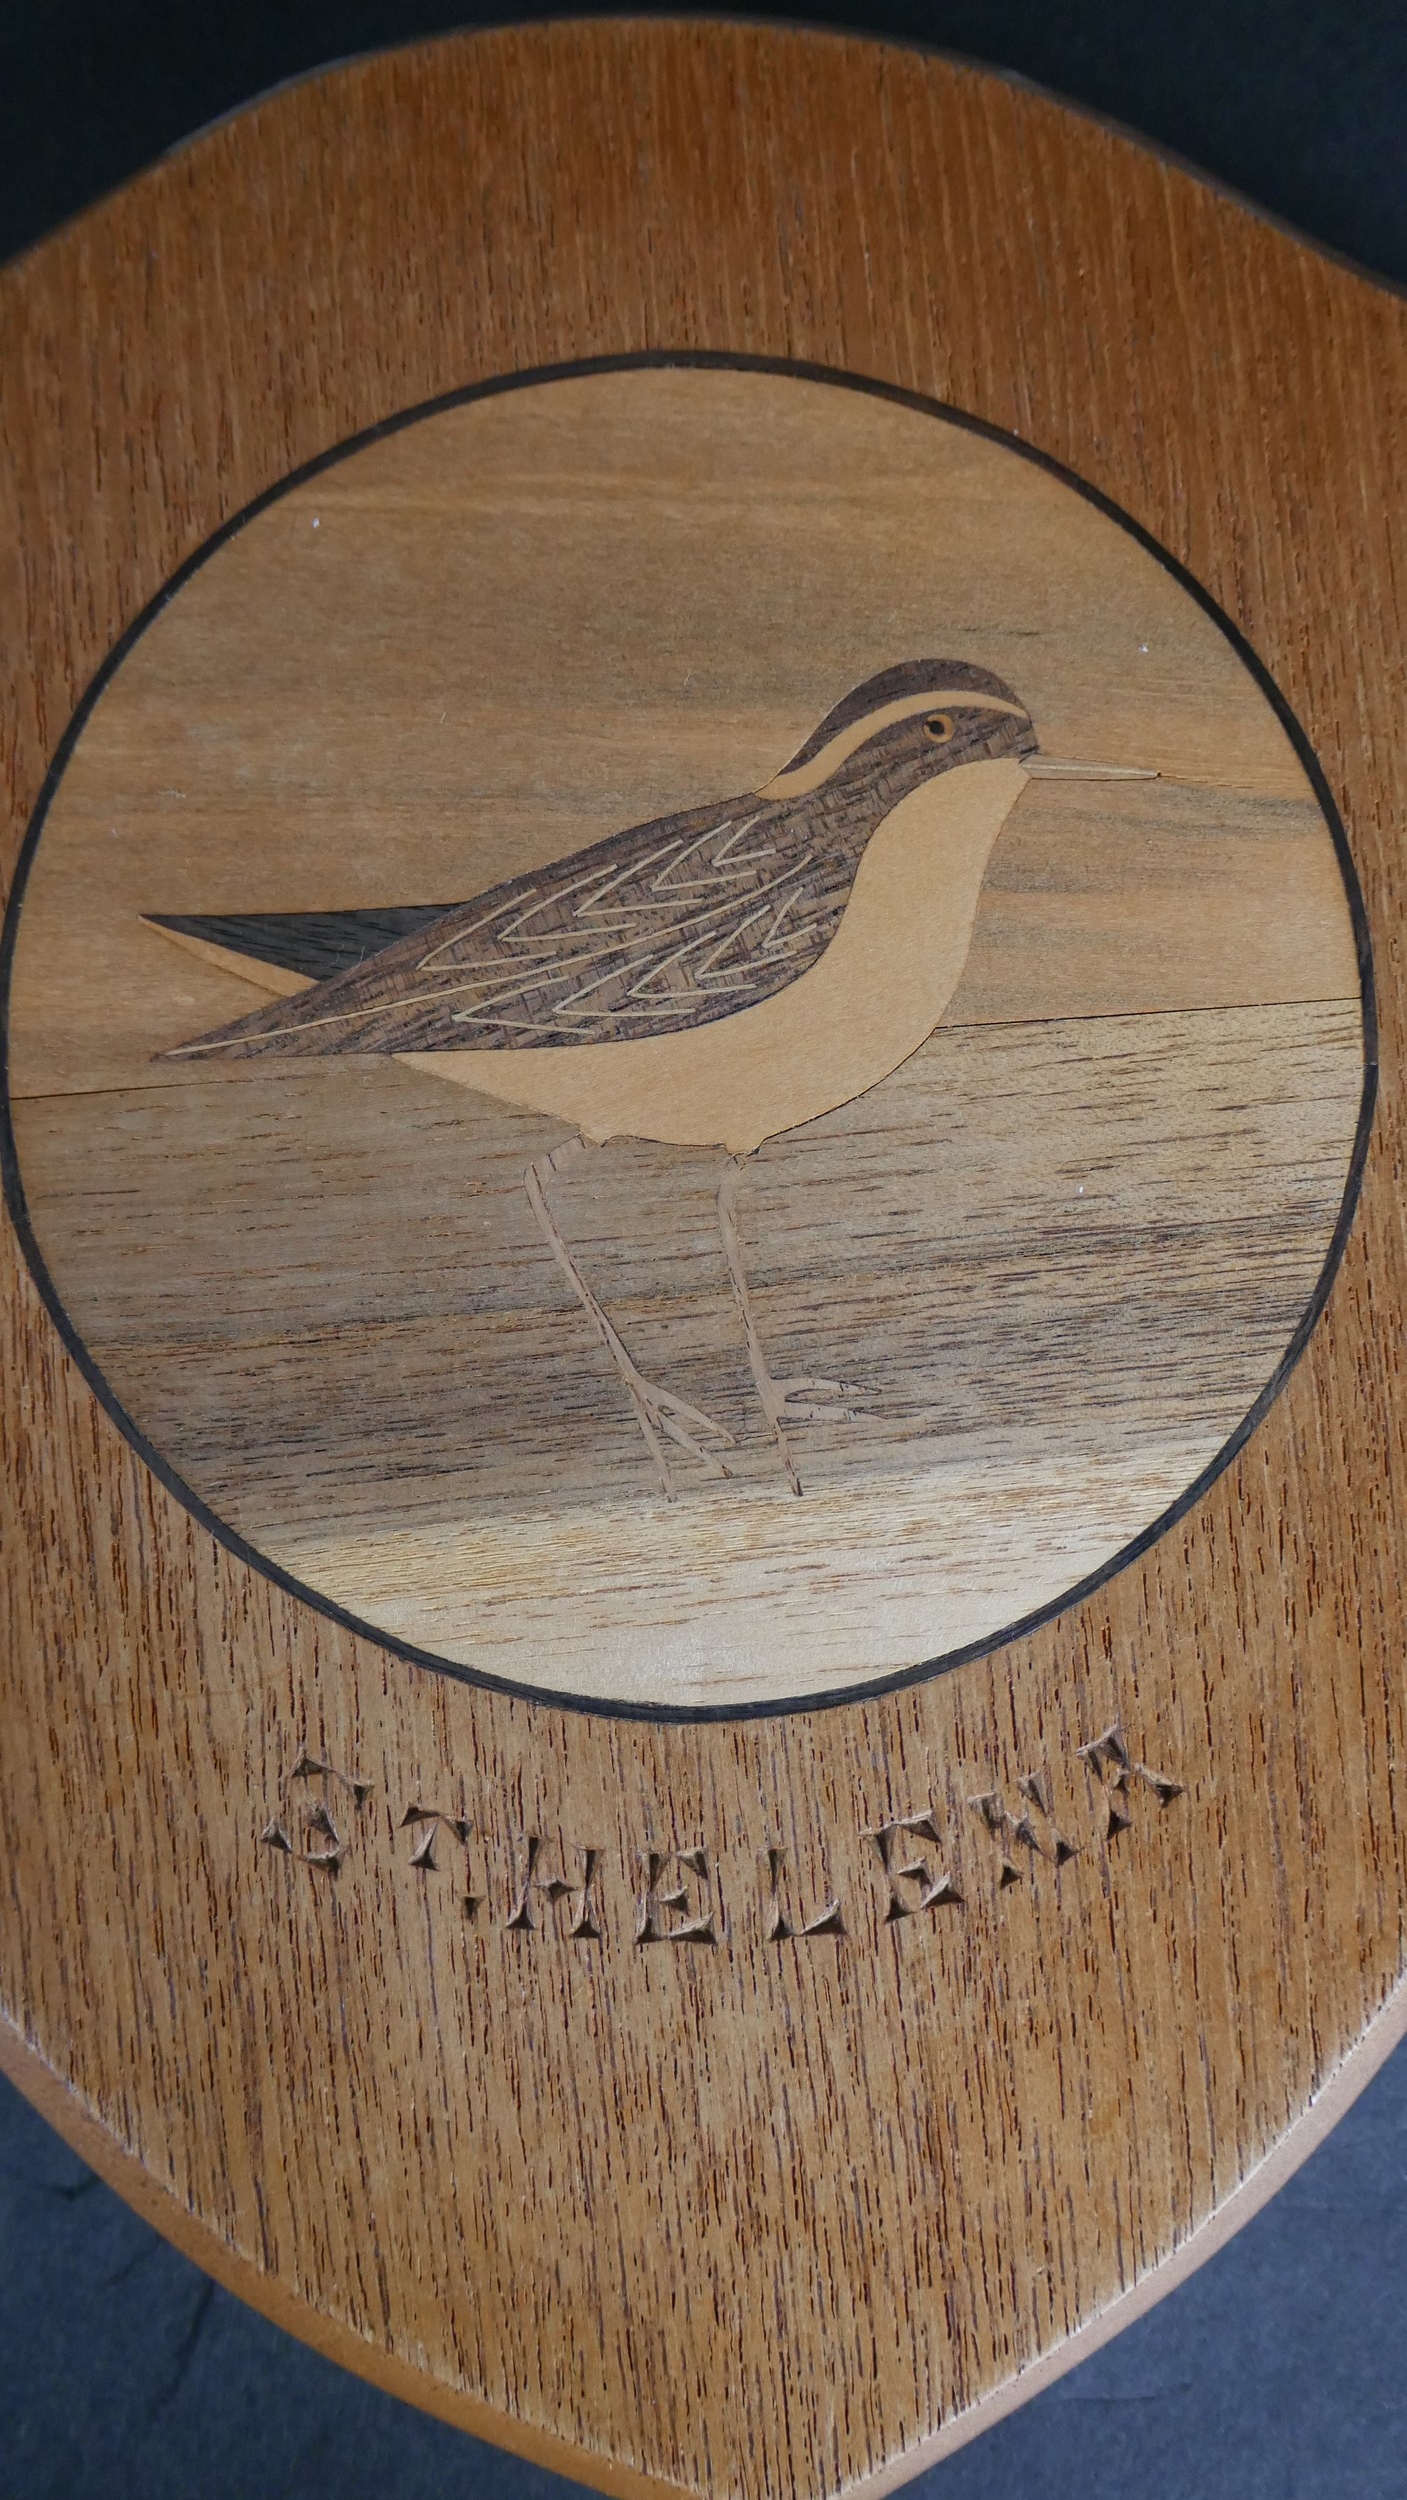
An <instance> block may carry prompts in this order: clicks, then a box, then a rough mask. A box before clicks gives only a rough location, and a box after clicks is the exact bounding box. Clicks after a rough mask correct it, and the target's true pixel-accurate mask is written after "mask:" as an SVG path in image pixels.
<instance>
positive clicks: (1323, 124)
mask: <svg viewBox="0 0 1407 2500" xmlns="http://www.w3.org/2000/svg"><path fill="white" fill-rule="evenodd" d="M551 13H552V12H550V11H547V10H542V9H537V8H533V7H521V8H518V9H515V10H500V11H498V12H492V13H491V12H483V13H481V14H478V15H476V16H475V17H474V18H473V19H469V18H466V14H465V12H464V10H463V8H462V7H456V6H453V5H451V6H437V5H434V0H430V5H424V6H420V7H413V6H408V5H406V4H405V0H283V4H282V5H279V0H244V5H242V6H240V5H236V6H235V7H233V8H231V7H229V6H226V7H224V8H221V9H218V10H216V9H214V8H207V7H200V6H196V5H192V0H0V257H3V256H6V255H8V254H10V253H12V252H16V251H19V250H21V249H22V248H23V247H24V246H25V245H26V244H28V243H30V242H33V241H34V240H36V239H37V238H38V237H39V236H40V235H42V234H44V233H46V232H47V231H48V230H49V229H50V228H51V227H52V226H54V225H56V224H57V223H59V222H60V220H62V219H63V218H66V217H70V216H72V215H73V214H74V213H75V212H76V211H77V210H79V209H81V208H82V207H83V206H85V205H86V203H87V202H89V201H90V200H92V199H94V198H96V197H98V196H99V194H100V193H102V192H103V191H105V190H108V189H110V188H111V187H112V186H113V185H114V184H116V183H119V182H121V181H123V180H125V178H126V177H127V176H128V175H129V174H132V173H134V172H135V171H136V170H137V169H138V168H139V167H140V166H142V165H144V164H146V163H148V162H149V161H150V159H151V158H152V157H154V156H156V155H159V154H160V153H161V152H162V151H163V150H164V149H166V148H168V147H171V146H174V145H176V144H177V143H178V142H179V141H180V140H181V139H182V138H184V137H185V136H186V135H187V134H188V133H190V132H191V131H192V130H195V129H198V128H199V127H200V125H201V124H202V123H203V122H206V121H208V120H210V119H212V118H213V117H214V116H216V115H217V114H220V113H224V112H227V111H229V110H230V109H232V108H233V107H235V106H237V105H238V104H240V103H242V102H244V101H246V100H247V99H248V98H249V97H250V96H252V95H255V94H257V93H259V92H260V90H261V89H263V88H266V87H268V86H271V85H273V84H275V83H276V82H277V81H278V80H280V79H283V78H288V77H292V76H296V75H299V74H301V73H302V72H304V71H307V70H310V69H313V68H315V67H316V66H317V65H318V64H319V63H321V62H324V61H328V60H332V59H337V58H339V57H343V56H345V55H346V54H348V53H351V52H356V51H361V50H365V49H367V48H370V47H372V46H377V45H383V44H390V43H396V42H403V41H407V40H409V39H411V38H413V37H416V36H419V35H424V34H430V33H434V32H436V31H438V30H440V29H442V28H446V27H449V26H453V25H458V24H464V23H466V22H483V23H488V22H492V21H493V18H494V17H495V16H504V15H514V16H537V15H547V14H551ZM758 14H766V15H769V16H775V15H778V14H781V12H779V11H777V10H775V9H771V10H768V11H766V12H758ZM805 14H806V15H807V16H808V17H809V18H810V19H811V21H812V22H813V23H815V22H829V23H834V24H838V25H849V26H857V25H858V26H863V27H866V28H868V29H869V30H871V31H873V32H875V33H886V34H891V35H897V36H908V37H916V38H919V39H921V40H923V41H926V42H929V43H934V44H938V45H942V46H944V47H946V48H947V49H949V50H954V51H960V52H965V53H968V54H970V55H972V56H974V57H976V58H978V59H980V60H984V61H990V62H992V63H994V64H995V65H997V66H998V67H1002V68H1006V69H1012V70H1016V71H1019V72H1020V73H1022V74H1023V75H1024V76H1026V77H1028V78H1032V79H1035V80H1038V81H1040V82H1041V83H1043V84H1044V85H1047V86H1050V87H1054V88H1056V89H1057V90H1058V91H1060V92H1061V93H1063V94H1064V95H1067V96H1069V97H1072V98H1074V99H1075V100H1076V101H1078V102H1080V103H1083V104H1086V105H1089V106H1092V107H1093V108H1095V109H1096V110H1097V111H1099V112H1102V113H1106V114H1109V115H1112V116H1113V117H1114V118H1116V119H1118V120H1120V121H1123V122H1126V123H1128V124H1130V125H1131V126H1132V127H1133V128H1135V129H1136V130H1139V131H1142V132H1144V133H1145V134H1146V135H1147V136H1149V137H1150V138H1153V139H1155V140H1157V141H1158V142H1159V143H1160V144H1162V145H1163V146H1165V147H1168V148H1171V149H1173V150H1175V151H1177V152H1178V153H1180V154H1181V155H1183V156H1184V157H1186V158H1188V159H1189V160H1190V161H1191V162H1192V163H1193V164H1194V165H1197V166H1200V167H1202V168H1204V169H1205V170H1206V171H1208V172H1210V173H1212V174H1214V175H1215V176H1216V177H1217V178H1218V179H1219V180H1220V181H1222V182H1224V183H1228V184H1230V185H1231V186H1232V187H1234V188H1235V189H1237V190H1239V191H1242V192H1244V193H1246V194H1247V195H1248V196H1249V197H1251V198H1252V199H1254V200H1256V201H1258V202H1260V203H1261V204H1263V205H1264V206H1265V207H1267V208H1269V209H1270V210H1272V211H1273V212H1274V213H1275V214H1276V215H1277V216H1279V217H1282V218H1286V219H1288V220H1290V221H1291V222H1292V223H1293V224H1295V225H1298V226H1300V227H1302V228H1303V229H1304V230H1305V231H1306V232H1307V233H1309V234H1311V235H1313V236H1314V237H1315V238H1316V239H1318V240H1319V241H1320V242H1322V243H1326V244H1328V245H1330V246H1332V247H1333V248H1334V249H1335V250H1337V251H1340V252H1345V253H1348V254H1349V255H1351V257H1353V258H1354V259H1356V260H1358V261H1360V262H1362V263H1363V264H1364V265H1365V266H1366V267H1367V268H1369V269H1372V270H1375V271H1377V272H1378V273H1380V274H1381V275H1383V276H1385V277H1388V278H1391V279H1394V280H1396V281H1398V282H1407V0H1376V5H1373V6H1364V7H1359V8H1356V9H1355V8H1351V7H1349V6H1347V5H1344V0H1142V5H1137V4H1136V0H1135V4H1132V5H1131V4H1130V0H949V5H942V4H941V0H932V4H930V5H922V4H921V0H914V4H913V5H905V4H904V0H889V5H887V6H874V5H866V4H865V0H851V5H849V6H847V7H845V8H843V9H834V10H832V9H828V8H826V7H824V6H819V7H812V8H810V9H809V10H807V11H806V12H805ZM570 2490H571V2486H569V2485H567V2484H564V2483H560V2482H558V2481H557V2480H556V2478H555V2477H553V2476H552V2475H549V2474H544V2473H540V2472H538V2471H536V2470H535V2469H533V2468H531V2467H528V2466H523V2465H519V2464H517V2463H516V2462H514V2461H513V2460H512V2459H510V2458H507V2457H503V2456H501V2455H500V2454H498V2452H496V2451H495V2450H493V2449H489V2448H484V2447H481V2446H479V2445H478V2443H477V2442H475V2441H473V2440H470V2439H467V2438H465V2437H464V2436H462V2434H460V2433H458V2432H455V2431H451V2430H447V2429H445V2428H443V2427H442V2426H441V2425H440V2424H438V2423H435V2422H432V2421H430V2420H429V2419H428V2418H427V2417H426V2416H424V2415H421V2414H417V2413H414V2412H411V2411H409V2410H407V2409H406V2408H405V2407H404V2406H401V2405H398V2404H396V2403H395V2402H394V2401H393V2400H392V2399H391V2398H390V2397H387V2396H383V2395H380V2394H378V2393H377V2392H376V2391H375V2390H374V2389H372V2388H370V2387H366V2386H363V2385H362V2384H361V2382H360V2381H358V2380H355V2379H352V2378H349V2377H346V2376H345V2375H344V2374H343V2373H342V2372H341V2371H339V2370H337V2369H336V2368H334V2367H333V2365H332V2364H331V2363H329V2362H325V2361H321V2360H319V2359H317V2358H316V2357H315V2356H314V2355H313V2354H312V2353H310V2352H307V2351H305V2350H304V2349H303V2348H302V2347H301V2346H300V2345H297V2344H295V2343H292V2342H291V2341H290V2340H289V2339H288V2338H286V2337H285V2336H282V2335H280V2334H279V2333H278V2331H277V2330H276V2329H275V2328H273V2327H271V2326H269V2325H267V2324H266V2323H265V2322H264V2320H263V2319H261V2318H258V2317H256V2316H255V2315H254V2314H253V2313H252V2311H249V2310H246V2309H244V2308H242V2307H241V2306H240V2304H239V2303H238V2302H237V2301H235V2300H233V2299H231V2298H230V2297H229V2295H228V2294H226V2293H224V2292H221V2291H217V2290H216V2289H215V2288H214V2287H213V2286H212V2285H211V2284H209V2283H208V2282H206V2281H205V2279H204V2278H203V2277H202V2276H201V2275H199V2274H198V2273H197V2272H196V2271H195V2269H194V2268H193V2267H192V2266H190V2265H189V2264H188V2263H187V2262H186V2261H185V2259H184V2258H181V2257H178V2256H177V2255H176V2254H175V2253H174V2251H172V2250H171V2249H169V2248H167V2247H166V2246H165V2244H164V2243H163V2242H162V2241H160V2240H159V2239H157V2238H156V2237H155V2236H154V2235H153V2233H152V2232H150V2231H149V2230H148V2229H147V2228H146V2226H145V2225H144V2224H143V2223H140V2222H138V2221H137V2220H136V2218H135V2217H134V2216H133V2215H131V2214H129V2213H128V2212H127V2210H126V2208H125V2207H124V2206H123V2205H122V2204H120V2203H119V2201H118V2199H117V2198H116V2197H114V2196H113V2195H112V2194H111V2193H110V2192H109V2191H108V2189H106V2188H105V2187H103V2186H101V2185H100V2183H99V2182H98V2181H97V2180H96V2179H94V2178H93V2176H92V2174H91V2173H90V2172H88V2171H86V2170H85V2169H84V2167H83V2165H82V2163H81V2162H79V2161H78V2160H77V2159H76V2158H75V2156H74V2155H73V2154H71V2153H70V2152H68V2151H67V2149H66V2148H65V2147H64V2146H63V2145H62V2144H61V2143H60V2142H59V2140H58V2138H57V2137H55V2136H54V2135H52V2134H51V2133H50V2132H49V2130H48V2129H47V2128H46V2127H45V2126H44V2125H43V2124H42V2123H41V2121H40V2120H39V2119H38V2118H36V2117H35V2116H34V2114H33V2112H32V2111H30V2110H29V2109H28V2108H27V2106H26V2105H25V2103H24V2102H23V2101H22V2100H21V2099H20V2098H19V2096H18V2094H16V2093H15V2092H13V2091H12V2090H11V2089H10V2088H9V2087H8V2086H6V2085H3V2084H0V2500H90V2496H91V2500H285V2495H288V2496H289V2500H291V2495H293V2494H294V2493H295V2492H297V2493H300V2494H301V2493H303V2492H305V2491H307V2492H312V2491H317V2492H318V2493H319V2494H321V2495H325V2496H326V2500H386V2495H388V2494H390V2493H392V2492H394V2493H396V2494H398V2495H405V2500H440V2496H441V2495H445V2496H446V2500H447V2496H448V2495H454V2496H455V2500H460V2495H464V2496H465V2500H468V2496H469V2495H474V2500H479V2496H480V2495H482V2500H549V2495H551V2496H552V2500H559V2496H560V2500H568V2495H569V2492H570ZM1148 2490H1151V2491H1153V2492H1155V2493H1156V2494H1157V2495H1158V2500H1321V2495H1323V2496H1324V2500H1327V2496H1328V2495H1333V2500H1407V2048H1404V2049H1403V2050H1400V2051H1399V2052H1398V2053H1397V2054H1396V2056H1395V2057H1394V2058H1393V2059H1392V2060H1391V2061H1390V2062H1389V2064H1388V2065H1387V2066H1386V2067H1385V2068H1384V2070H1383V2072H1382V2073H1381V2074H1380V2075H1379V2076H1378V2077H1377V2079H1376V2080H1375V2081H1374V2082H1373V2083H1372V2084H1371V2085H1370V2086H1369V2088H1368V2090H1367V2091H1366V2093H1365V2094H1364V2096H1363V2098H1362V2099H1361V2100H1360V2101H1359V2102H1358V2103H1357V2105H1356V2106H1355V2108H1354V2109H1353V2110H1352V2111H1351V2112H1350V2113H1349V2116H1348V2117H1347V2119H1345V2121H1344V2122H1343V2124H1342V2125H1341V2126H1340V2127H1339V2129H1338V2130H1337V2132H1336V2133H1335V2135H1334V2136H1332V2137H1331V2138H1330V2140H1329V2142H1328V2143H1327V2144H1326V2145H1324V2146H1323V2147H1322V2148H1321V2149H1320V2151H1319V2152H1317V2153H1316V2154H1314V2156H1313V2157H1312V2158H1311V2160H1310V2161H1309V2162H1308V2163H1307V2164H1306V2166H1305V2168H1304V2169H1303V2170H1302V2171H1301V2172H1300V2173H1299V2175H1298V2176H1297V2177H1296V2178H1295V2179H1294V2180H1293V2181H1292V2182H1291V2184H1290V2185H1289V2186H1288V2187H1287V2188H1286V2189H1285V2190H1284V2191H1283V2192H1282V2193H1281V2195H1280V2196H1279V2197H1277V2198H1276V2200H1275V2201H1274V2203H1273V2204H1272V2205H1270V2206H1269V2207H1268V2208H1267V2209H1266V2211H1265V2212H1264V2213H1262V2214H1261V2215H1259V2216H1258V2217H1257V2218H1256V2220H1255V2221H1254V2222H1252V2223H1251V2224H1250V2225H1249V2226H1248V2227H1247V2229H1246V2230H1245V2231H1244V2232H1243V2233H1242V2234H1241V2236H1240V2237H1239V2238H1238V2239H1236V2240H1235V2241H1233V2242H1232V2244H1231V2245H1230V2247H1229V2248H1227V2249H1225V2250H1223V2252H1222V2253H1221V2254H1220V2255H1219V2256H1218V2257H1215V2258H1213V2259H1212V2260H1211V2262H1210V2263H1209V2264H1208V2265H1207V2266H1206V2267H1204V2268H1203V2269H1202V2271H1201V2272H1200V2273H1199V2274H1197V2275H1196V2276H1194V2277H1193V2279H1192V2280H1191V2282H1189V2283H1187V2284H1185V2285H1184V2286H1183V2287H1182V2289H1181V2290H1179V2291H1177V2292H1174V2293H1173V2294H1171V2295H1170V2296H1169V2298H1168V2299H1167V2300H1165V2301H1164V2302H1163V2303H1162V2304H1161V2305H1160V2306H1159V2307H1158V2308H1157V2309H1155V2310H1154V2311H1153V2313H1152V2314H1151V2315H1150V2316H1149V2317H1147V2318H1145V2319H1143V2320H1141V2321H1140V2322H1139V2323H1138V2324H1137V2325H1135V2326H1133V2327H1130V2328H1129V2329H1128V2330H1127V2331H1126V2332H1125V2333H1124V2334H1123V2335H1122V2336H1120V2337H1119V2338H1118V2340H1117V2341H1116V2342H1115V2343H1114V2344H1113V2345H1111V2346H1110V2347H1108V2348H1107V2350H1106V2351H1104V2352H1102V2353H1098V2354H1096V2355H1094V2356H1093V2357H1092V2358H1091V2359H1090V2360H1088V2361H1086V2362H1085V2363H1083V2364H1082V2365H1081V2366H1080V2368H1079V2369H1077V2370H1075V2371H1073V2372H1072V2373H1071V2374H1070V2375H1069V2376H1067V2377H1066V2378H1065V2379H1063V2380H1062V2381H1061V2382H1060V2384H1059V2385H1058V2386H1056V2387H1054V2388H1052V2389H1050V2390H1049V2391H1048V2392H1047V2393H1046V2394H1045V2395H1043V2396H1040V2397H1038V2398H1036V2399H1035V2400H1034V2401H1033V2402H1032V2403H1030V2404H1028V2405H1027V2406H1025V2407H1024V2408H1023V2409H1022V2410H1021V2411H1020V2412H1018V2413H1016V2414H1015V2415H1013V2416H1012V2417H1011V2418H1010V2419H1009V2420H1008V2421H1006V2422H1003V2423H999V2424H998V2425H997V2426H996V2427H995V2428H994V2429H992V2430H990V2431H988V2432H987V2433H985V2434H984V2436H983V2437H982V2438H981V2439H979V2440H977V2441H976V2442H974V2443H973V2444H972V2445H971V2446H970V2447H968V2448H966V2449H964V2450H963V2451H962V2452H961V2453H960V2454H959V2455H958V2456H956V2457H953V2458H951V2459H950V2460H949V2461H948V2462H947V2463H946V2464H944V2465H941V2466H937V2467H935V2468H934V2469H933V2471H932V2472H931V2473H930V2474H929V2475H927V2476H925V2477H924V2478H923V2481H922V2483H921V2484H920V2485H918V2486H915V2500H1074V2496H1075V2495H1078V2500H1127V2495H1130V2494H1136V2493H1138V2492H1140V2491H1148ZM775 2500H787V2495H785V2494H781V2493H779V2494H777V2495H776V2496H775Z"/></svg>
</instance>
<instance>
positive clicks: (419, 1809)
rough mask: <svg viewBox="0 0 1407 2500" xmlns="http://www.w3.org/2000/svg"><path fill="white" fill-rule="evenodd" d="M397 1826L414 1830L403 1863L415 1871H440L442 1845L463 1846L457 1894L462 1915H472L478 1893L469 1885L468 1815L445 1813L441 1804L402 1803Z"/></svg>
mask: <svg viewBox="0 0 1407 2500" xmlns="http://www.w3.org/2000/svg"><path fill="white" fill-rule="evenodd" d="M400 1828H401V1830H402V1831H403V1832H404V1831H409V1832H411V1833H413V1834H414V1838H413V1840H412V1843H411V1851H410V1856H409V1858H408V1859H407V1861H406V1863H407V1865H408V1866H413V1867H414V1868H415V1870H416V1873H417V1874H419V1875H439V1874H441V1873H442V1872H443V1859H444V1853H445V1851H446V1849H447V1848H450V1847H458V1848H460V1849H462V1850H463V1852H464V1890H463V1892H462V1893H461V1894H460V1907H461V1908H462V1910H463V1912H464V1915H465V1917H466V1918H473V1917H475V1916H476V1914H477V1912H478V1910H479V1907H480V1903H481V1899H482V1895H481V1894H479V1893H476V1892H474V1891H472V1890H471V1889H470V1883H469V1842H470V1839H471V1837H472V1835H473V1830H474V1826H473V1824H472V1823H471V1822H470V1821H469V1820H468V1818H467V1817H466V1816H465V1815H462V1814H449V1813H447V1812H446V1811H445V1809H444V1808H443V1807H442V1806H426V1805H421V1804H419V1803H417V1804H415V1805H410V1806H407V1807H406V1810H405V1812H404V1814H403V1815H402V1816H401V1823H400Z"/></svg>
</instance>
